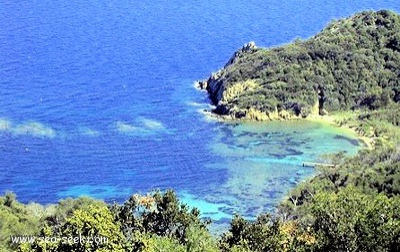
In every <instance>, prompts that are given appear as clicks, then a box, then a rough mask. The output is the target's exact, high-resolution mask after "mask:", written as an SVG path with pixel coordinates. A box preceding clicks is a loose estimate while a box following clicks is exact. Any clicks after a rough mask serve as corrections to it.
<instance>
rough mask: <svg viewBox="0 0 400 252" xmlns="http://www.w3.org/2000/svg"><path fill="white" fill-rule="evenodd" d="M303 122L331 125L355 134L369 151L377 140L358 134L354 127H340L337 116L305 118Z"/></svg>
mask: <svg viewBox="0 0 400 252" xmlns="http://www.w3.org/2000/svg"><path fill="white" fill-rule="evenodd" d="M303 120H308V121H312V122H318V123H323V124H329V125H331V126H334V127H338V128H340V129H341V130H344V131H348V132H349V133H353V134H355V135H356V136H357V137H358V138H359V139H360V140H361V141H362V142H363V143H364V144H365V147H364V148H366V149H368V150H373V149H374V146H375V139H373V138H372V137H368V136H365V135H362V134H360V132H358V131H357V130H356V127H355V126H353V125H349V124H347V123H344V124H342V125H340V124H339V122H338V117H337V116H335V115H324V116H320V115H310V116H308V117H307V118H304V119H303Z"/></svg>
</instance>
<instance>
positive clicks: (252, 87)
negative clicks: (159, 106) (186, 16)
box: [199, 10, 400, 120]
mask: <svg viewBox="0 0 400 252" xmlns="http://www.w3.org/2000/svg"><path fill="white" fill-rule="evenodd" d="M199 86H200V87H201V88H203V89H206V90H207V91H208V93H209V95H210V98H211V100H212V102H213V103H214V104H215V105H216V109H215V110H214V112H215V113H217V114H220V115H229V116H232V117H234V118H247V119H255V120H268V119H276V118H279V117H280V118H289V117H292V116H301V117H307V116H308V115H310V114H320V115H324V114H326V113H327V112H329V111H341V110H350V109H357V108H366V109H371V110H374V109H378V108H382V107H386V106H388V105H390V104H394V103H399V101H400V16H399V15H398V14H396V13H394V12H391V11H387V10H382V11H377V12H373V11H366V12H362V13H359V14H356V15H354V16H352V17H350V18H346V19H342V20H338V21H334V22H332V23H331V24H330V25H328V26H327V27H326V28H325V29H323V30H322V31H321V32H320V33H319V34H317V35H316V36H314V37H312V38H310V39H308V40H305V41H300V40H296V41H294V42H293V43H291V44H288V45H283V46H280V47H275V48H257V47H256V46H255V44H254V43H253V42H250V43H249V44H246V45H244V46H243V47H242V48H241V49H240V50H238V51H237V52H236V53H235V54H234V55H233V56H232V58H231V59H230V60H229V61H228V63H227V64H226V65H225V66H224V68H222V69H221V70H219V71H218V72H216V73H214V74H212V75H211V76H210V77H209V78H208V79H207V80H205V81H201V82H199Z"/></svg>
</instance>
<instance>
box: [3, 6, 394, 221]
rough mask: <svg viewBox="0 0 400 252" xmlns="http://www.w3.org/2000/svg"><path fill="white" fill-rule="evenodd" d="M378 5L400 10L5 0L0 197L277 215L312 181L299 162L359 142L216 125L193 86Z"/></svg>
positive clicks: (308, 126) (295, 130) (311, 127)
mask: <svg viewBox="0 0 400 252" xmlns="http://www.w3.org/2000/svg"><path fill="white" fill-rule="evenodd" d="M381 8H388V9H392V10H396V11H397V12H400V4H399V3H398V1H397V0H391V1H372V0H371V1H370V0H363V1H354V2H352V1H344V2H338V1H316V0H314V1H304V0H288V1H276V0H273V1H256V0H248V1H215V2H214V3H213V2H210V1H202V0H201V1H190V0H186V1H183V0H173V1H152V2H149V1H126V0H119V1H117V0H104V1H93V0H88V1H59V0H51V1H49V0H40V1H38V0H31V1H8V0H5V1H4V0H3V1H0V193H3V192H5V191H7V190H12V191H14V192H16V193H17V195H18V198H19V199H20V200H21V201H23V202H28V201H37V202H41V203H51V202H57V200H59V199H60V198H64V197H68V196H73V197H76V196H79V195H90V196H93V197H97V198H102V199H105V200H107V201H118V202H122V201H123V200H124V199H126V198H127V197H128V196H129V195H130V194H131V193H135V192H141V193H146V192H148V191H149V190H152V189H155V188H160V189H166V188H173V189H175V190H176V191H177V192H178V193H179V195H180V196H181V197H182V199H183V200H184V201H185V202H188V203H189V204H191V205H193V206H198V207H200V209H201V210H202V211H203V212H205V214H206V215H208V216H211V217H212V218H213V219H215V220H221V221H223V220H224V219H226V218H229V216H230V214H232V213H234V212H240V213H242V214H244V215H246V216H248V217H249V218H251V217H254V216H255V215H256V214H257V213H260V212H262V211H267V210H271V209H272V208H273V207H274V206H275V205H276V203H277V202H278V201H279V200H280V199H281V198H282V197H283V196H284V194H285V193H286V192H287V191H288V190H289V189H290V188H293V187H294V186H295V184H296V183H298V182H299V181H301V180H303V179H305V178H307V177H309V176H310V175H311V174H313V172H314V171H313V170H312V169H304V168H302V167H300V166H299V164H301V162H302V161H304V160H306V161H309V160H316V159H317V158H318V156H319V155H320V154H323V153H328V152H333V151H339V150H345V151H347V152H348V153H350V154H352V153H355V152H356V151H357V149H358V148H359V147H360V143H359V142H357V141H354V136H350V135H346V134H347V133H346V134H345V133H339V131H337V130H336V129H333V128H329V127H328V126H325V125H319V124H315V123H303V125H302V126H300V127H299V125H297V124H291V123H285V124H284V125H282V123H281V124H279V125H276V124H274V123H272V124H270V125H265V124H245V125H236V124H226V123H221V122H216V121H212V120H208V119H207V118H206V117H205V116H204V115H203V114H201V113H199V112H198V111H199V110H200V111H201V110H203V109H207V108H208V99H207V97H206V95H205V94H204V93H202V92H199V91H198V90H196V89H194V88H193V82H194V81H195V80H198V79H202V78H205V77H207V76H208V75H209V74H210V73H211V72H212V71H215V70H217V69H218V68H220V67H221V66H223V65H224V64H225V62H226V61H227V60H228V59H229V57H230V56H231V55H232V53H233V52H234V51H235V50H236V49H237V48H239V47H240V46H241V45H243V44H244V43H246V42H248V41H251V40H254V41H255V42H256V43H257V45H259V46H274V45H279V44H282V43H288V42H290V41H293V40H294V39H295V38H298V37H300V38H307V37H310V36H312V35H313V34H315V33H317V32H318V31H320V30H321V29H322V28H323V27H324V26H325V25H326V24H327V23H329V21H330V20H332V19H333V18H340V17H346V16H349V15H351V14H353V13H355V12H357V11H361V10H366V9H381ZM321 142H323V143H324V144H322V145H321V144H320V143H321ZM317 143H319V144H320V145H318V148H315V146H316V144H317Z"/></svg>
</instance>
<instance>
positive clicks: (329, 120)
mask: <svg viewBox="0 0 400 252" xmlns="http://www.w3.org/2000/svg"><path fill="white" fill-rule="evenodd" d="M199 112H200V113H201V114H203V116H204V117H205V118H206V119H207V120H216V121H220V122H252V121H257V120H251V119H248V118H245V119H240V118H234V117H232V116H230V115H220V114H216V113H214V112H212V110H207V109H202V110H199ZM338 113H340V112H338ZM340 117H341V116H340V114H333V115H324V116H321V115H315V114H314V115H309V116H307V117H306V118H301V117H292V118H290V119H282V118H280V119H275V120H269V121H260V122H265V123H268V122H272V121H277V122H285V121H298V120H304V121H310V122H316V123H321V124H328V125H330V126H333V127H337V128H340V130H342V131H345V132H346V131H347V132H348V133H350V134H354V135H356V136H357V138H358V139H359V140H361V141H362V143H363V144H364V146H363V148H365V149H368V150H373V149H374V148H375V139H374V138H372V137H368V136H365V135H362V134H360V132H359V131H357V129H356V125H350V124H348V123H343V124H340V123H339V118H340Z"/></svg>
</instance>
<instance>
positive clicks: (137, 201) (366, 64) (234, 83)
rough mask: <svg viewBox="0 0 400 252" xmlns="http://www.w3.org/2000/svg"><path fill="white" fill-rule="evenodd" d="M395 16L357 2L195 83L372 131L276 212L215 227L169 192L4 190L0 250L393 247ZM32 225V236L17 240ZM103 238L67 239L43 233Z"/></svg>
mask: <svg viewBox="0 0 400 252" xmlns="http://www.w3.org/2000/svg"><path fill="white" fill-rule="evenodd" d="M399 81H400V16H399V15H397V14H395V13H393V12H391V11H378V12H372V11H368V12H362V13H359V14H356V15H354V16H353V17H350V18H347V19H343V20H338V21H334V22H332V23H331V24H330V25H328V27H327V28H325V29H324V30H323V31H322V32H321V33H320V34H318V35H316V36H315V37H313V38H311V39H309V40H306V41H300V40H296V41H295V42H294V43H292V44H289V45H285V46H282V47H277V48H272V49H259V48H257V47H255V45H254V44H252V43H250V44H248V45H246V46H245V47H243V48H242V49H241V50H239V51H238V52H236V53H235V54H234V56H233V57H232V58H231V59H230V60H229V62H228V63H227V65H226V66H225V67H224V68H223V69H222V70H220V71H219V72H217V73H215V74H213V76H211V77H210V78H209V79H208V80H207V81H204V82H200V83H199V84H200V86H201V87H203V88H205V89H207V90H208V92H209V93H210V97H211V100H212V101H213V102H214V103H215V105H216V109H215V112H216V113H220V114H224V115H229V116H231V117H233V118H246V119H252V120H270V119H279V118H285V119H289V118H292V117H296V118H298V117H308V116H309V115H311V114H313V113H316V114H319V115H322V116H326V114H327V113H329V115H330V116H332V118H334V120H335V122H336V123H337V124H339V125H343V126H347V127H351V128H354V129H355V130H356V131H357V132H358V133H360V135H363V136H367V137H371V138H374V142H375V144H374V148H372V149H365V150H362V151H360V152H359V153H358V154H357V155H356V156H354V157H348V156H345V155H344V154H343V153H336V154H335V153H334V154H331V155H329V156H326V157H325V158H326V159H327V160H328V161H329V163H332V164H334V166H333V167H331V166H330V167H317V174H316V176H314V177H313V178H310V179H309V180H307V181H305V182H303V183H301V184H299V185H298V186H297V187H296V188H295V189H293V190H292V191H291V192H289V193H288V195H287V197H285V199H284V200H283V201H282V202H281V203H280V205H279V206H278V207H277V209H276V212H275V213H268V214H262V215H260V216H258V217H257V219H256V220H255V221H249V220H246V219H244V218H243V217H241V216H238V215H237V216H234V217H233V219H232V221H231V223H230V227H229V229H228V230H226V231H225V233H223V234H222V235H220V236H219V237H216V236H213V235H211V233H210V232H209V230H208V225H209V223H210V222H209V220H206V219H202V218H201V217H200V212H199V211H198V210H197V209H195V208H194V209H191V208H189V207H188V206H186V205H185V204H182V203H181V202H180V201H179V199H178V198H177V196H176V194H175V193H174V192H173V191H170V190H168V191H165V192H159V191H155V192H151V193H149V194H147V195H133V196H131V197H130V198H129V199H127V200H126V202H125V203H123V204H106V203H104V202H103V201H98V200H94V199H90V198H78V199H64V200H61V201H60V202H59V203H57V204H53V205H48V206H43V205H40V204H36V203H29V204H22V203H20V202H18V201H17V199H16V196H15V195H14V194H13V193H6V194H5V195H4V196H1V197H0V248H2V249H4V250H5V251H148V252H150V251H199V252H200V251H210V252H213V251H223V252H231V251H232V252H239V251H241V252H249V251H400V195H399V194H400V146H399V142H400V130H399V124H400V112H399V111H400V104H399V102H400V84H399ZM16 235H26V236H27V237H28V236H30V235H32V236H33V237H35V238H34V239H33V240H32V241H31V242H13V240H12V239H11V237H13V236H16ZM79 235H82V236H85V237H103V238H104V239H105V241H106V242H79V243H73V242H64V241H63V240H51V239H49V240H45V239H40V238H39V237H42V238H43V237H59V238H61V237H76V236H79Z"/></svg>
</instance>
